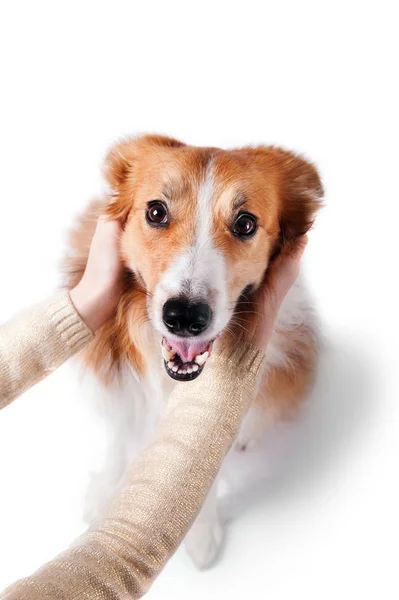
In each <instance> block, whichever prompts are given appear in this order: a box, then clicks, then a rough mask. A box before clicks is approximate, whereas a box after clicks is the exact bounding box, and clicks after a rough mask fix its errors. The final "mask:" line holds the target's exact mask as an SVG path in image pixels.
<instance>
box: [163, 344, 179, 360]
mask: <svg viewBox="0 0 399 600" xmlns="http://www.w3.org/2000/svg"><path fill="white" fill-rule="evenodd" d="M175 355H176V352H175V351H174V350H170V351H169V350H167V349H166V348H165V346H164V345H163V344H162V356H163V357H164V359H165V360H166V362H168V360H171V359H172V358H173V357H174V356H175Z"/></svg>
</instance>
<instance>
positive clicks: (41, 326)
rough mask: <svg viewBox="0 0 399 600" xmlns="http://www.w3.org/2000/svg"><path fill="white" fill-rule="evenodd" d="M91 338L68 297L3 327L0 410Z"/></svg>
mask: <svg viewBox="0 0 399 600" xmlns="http://www.w3.org/2000/svg"><path fill="white" fill-rule="evenodd" d="M92 337H93V334H92V333H91V331H90V330H89V329H88V328H87V327H86V325H85V324H84V323H83V321H82V319H81V318H80V317H79V315H78V313H77V312H76V310H75V308H74V306H73V304H72V302H71V300H70V299H69V296H68V295H67V294H64V295H62V296H60V297H59V298H57V299H55V300H51V301H48V302H44V303H42V304H39V305H38V306H35V307H33V308H31V309H29V310H26V311H24V312H23V313H21V314H20V315H18V316H16V317H14V318H13V319H12V320H11V321H9V322H8V323H6V324H5V325H2V326H1V327H0V409H1V408H3V407H4V406H6V405H7V404H9V403H10V402H12V400H14V399H15V398H16V397H17V396H19V395H20V394H22V393H23V392H24V391H26V390H27V389H28V388H30V387H31V386H32V385H34V384H35V383H37V382H38V381H40V380H41V379H43V378H44V377H46V376H47V375H48V374H49V373H51V372H52V371H54V370H55V369H56V368H57V367H59V366H60V365H61V364H62V363H63V362H64V361H65V360H67V359H68V358H69V357H70V356H71V355H72V354H74V353H75V352H77V351H78V350H80V348H82V347H83V346H84V345H85V344H86V343H87V342H88V341H89V340H90V339H91V338H92Z"/></svg>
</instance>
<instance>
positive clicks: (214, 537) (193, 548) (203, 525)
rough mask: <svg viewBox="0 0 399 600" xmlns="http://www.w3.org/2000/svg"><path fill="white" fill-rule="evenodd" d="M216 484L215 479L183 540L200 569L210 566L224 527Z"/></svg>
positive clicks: (220, 541) (218, 547)
mask: <svg viewBox="0 0 399 600" xmlns="http://www.w3.org/2000/svg"><path fill="white" fill-rule="evenodd" d="M217 486H218V480H217V479H216V480H215V481H214V483H213V485H212V487H211V489H210V491H209V494H208V496H207V498H206V500H205V503H204V505H203V507H202V508H201V511H200V513H199V515H198V517H197V518H196V520H195V521H194V523H193V525H192V527H191V529H190V531H189V532H188V534H187V536H186V538H185V541H184V545H185V548H186V550H187V553H188V554H189V556H190V558H191V560H192V561H193V563H194V564H195V566H196V567H197V568H198V569H201V570H202V569H206V568H208V567H210V566H212V564H213V563H214V562H215V560H216V559H217V557H218V555H219V552H220V549H221V546H222V544H223V538H224V529H223V525H222V523H221V521H220V518H219V515H218V506H217Z"/></svg>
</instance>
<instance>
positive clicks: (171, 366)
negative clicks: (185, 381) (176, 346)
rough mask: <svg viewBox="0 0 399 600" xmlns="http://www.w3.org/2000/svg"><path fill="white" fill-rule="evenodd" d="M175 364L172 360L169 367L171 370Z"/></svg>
mask: <svg viewBox="0 0 399 600" xmlns="http://www.w3.org/2000/svg"><path fill="white" fill-rule="evenodd" d="M174 365H175V363H173V362H172V361H171V360H169V361H168V367H169V369H173V367H174Z"/></svg>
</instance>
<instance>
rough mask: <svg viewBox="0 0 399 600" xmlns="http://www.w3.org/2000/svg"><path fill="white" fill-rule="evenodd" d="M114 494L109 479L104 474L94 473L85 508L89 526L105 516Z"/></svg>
mask: <svg viewBox="0 0 399 600" xmlns="http://www.w3.org/2000/svg"><path fill="white" fill-rule="evenodd" d="M112 492H113V489H112V486H111V485H110V483H109V478H108V477H106V476H105V475H104V473H92V475H91V480H90V483H89V485H88V488H87V492H86V497H85V501H84V508H83V519H84V520H85V522H86V523H87V524H88V525H91V523H94V522H95V521H98V520H99V519H101V518H102V517H103V516H104V514H105V510H106V508H107V505H108V502H109V500H110V498H111V496H112Z"/></svg>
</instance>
